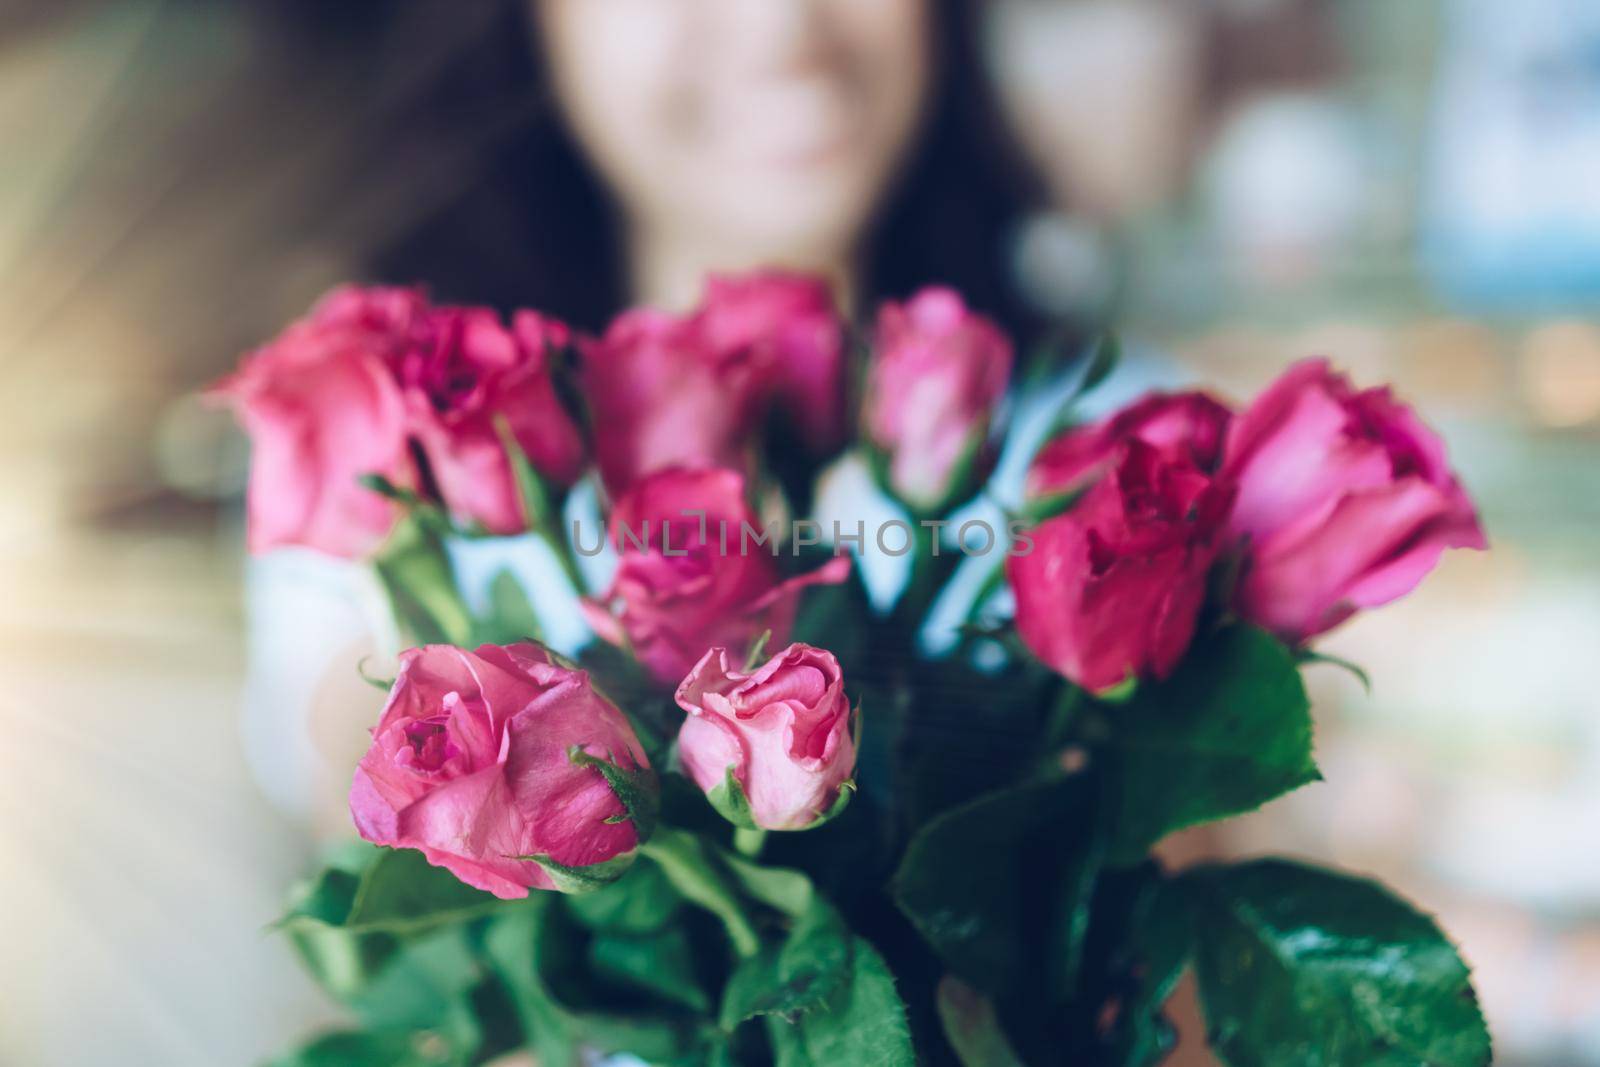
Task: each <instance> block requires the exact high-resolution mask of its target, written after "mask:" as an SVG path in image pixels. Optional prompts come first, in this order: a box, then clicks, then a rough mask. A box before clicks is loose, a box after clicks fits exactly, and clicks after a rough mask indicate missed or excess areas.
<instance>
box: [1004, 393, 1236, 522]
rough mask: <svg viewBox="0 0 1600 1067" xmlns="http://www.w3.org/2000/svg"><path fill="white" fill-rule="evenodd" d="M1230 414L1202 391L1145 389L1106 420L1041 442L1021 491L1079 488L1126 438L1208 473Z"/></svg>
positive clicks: (1107, 464)
mask: <svg viewBox="0 0 1600 1067" xmlns="http://www.w3.org/2000/svg"><path fill="white" fill-rule="evenodd" d="M1232 417H1233V415H1232V413H1231V412H1230V411H1229V410H1228V409H1227V408H1226V407H1224V406H1223V405H1222V404H1220V403H1218V402H1217V401H1215V400H1213V399H1212V398H1211V397H1210V396H1208V395H1206V394H1205V393H1150V394H1149V395H1147V396H1145V397H1144V398H1143V399H1141V400H1138V401H1136V402H1135V403H1133V404H1130V405H1128V406H1127V407H1125V408H1123V409H1122V410H1121V411H1118V412H1117V413H1116V414H1114V415H1112V416H1111V417H1110V418H1108V419H1105V420H1103V421H1101V422H1098V423H1094V424H1093V425H1090V426H1075V427H1073V428H1072V429H1069V430H1065V431H1063V432H1062V433H1060V434H1058V435H1056V436H1055V437H1053V438H1051V439H1050V440H1049V441H1048V442H1046V444H1045V445H1044V447H1043V448H1041V449H1039V454H1038V455H1036V456H1035V457H1034V459H1033V465H1032V467H1030V468H1029V470H1028V483H1027V495H1028V497H1029V498H1030V499H1038V498H1041V497H1047V496H1051V495H1053V494H1056V493H1067V492H1072V491H1073V490H1076V489H1082V488H1084V487H1085V486H1087V485H1088V484H1089V483H1090V482H1093V481H1095V480H1096V479H1098V478H1099V477H1100V476H1101V475H1102V474H1104V473H1105V472H1106V471H1107V470H1109V469H1110V468H1111V467H1113V466H1115V465H1116V462H1117V460H1118V459H1119V458H1121V455H1122V448H1123V446H1124V445H1126V444H1127V443H1128V442H1129V441H1132V440H1138V441H1143V442H1144V443H1145V444H1147V445H1150V446H1151V447H1153V448H1155V449H1157V450H1158V451H1160V452H1161V453H1162V455H1165V456H1169V457H1178V458H1187V459H1188V460H1189V461H1190V462H1192V463H1193V464H1194V465H1195V466H1196V467H1199V468H1200V469H1201V470H1202V471H1205V472H1207V473H1210V472H1212V471H1215V470H1216V469H1217V467H1218V465H1219V464H1220V463H1221V462H1222V444H1223V436H1224V434H1226V433H1227V430H1228V422H1229V420H1230V419H1231V418H1232Z"/></svg>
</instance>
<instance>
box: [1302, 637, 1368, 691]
mask: <svg viewBox="0 0 1600 1067" xmlns="http://www.w3.org/2000/svg"><path fill="white" fill-rule="evenodd" d="M1300 662H1301V663H1308V664H1309V663H1326V664H1328V665H1329V666H1332V667H1342V668H1344V669H1345V670H1346V671H1349V672H1350V673H1351V674H1353V675H1355V679H1356V681H1358V682H1360V683H1361V688H1362V689H1364V690H1366V693H1367V695H1368V696H1371V695H1372V678H1371V677H1369V676H1368V674H1367V672H1366V671H1365V670H1364V669H1362V667H1361V666H1360V665H1359V664H1356V663H1352V662H1350V661H1349V660H1347V659H1345V658H1344V657H1342V656H1332V655H1329V654H1328V653H1326V652H1313V651H1311V650H1310V649H1309V648H1307V649H1301V650H1300Z"/></svg>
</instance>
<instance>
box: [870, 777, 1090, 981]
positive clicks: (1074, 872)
mask: <svg viewBox="0 0 1600 1067" xmlns="http://www.w3.org/2000/svg"><path fill="white" fill-rule="evenodd" d="M1094 804H1095V785H1094V781H1093V779H1092V778H1091V777H1089V776H1087V775H1074V776H1071V777H1060V778H1053V779H1048V780H1042V781H1036V782H1030V783H1028V784H1025V785H1021V786H1017V787H1015V788H1012V789H1005V790H1000V791H998V792H995V793H990V794H988V795H986V796H983V797H980V798H978V799H977V800H975V801H972V802H970V803H968V804H964V805H962V806H961V807H958V808H955V809H954V810H952V811H948V812H946V813H944V814H943V815H940V816H939V817H937V818H935V819H934V820H933V821H931V822H929V823H928V824H927V825H925V826H924V827H923V828H922V829H921V831H919V832H918V833H917V835H916V836H915V837H913V838H912V840H911V844H910V845H909V847H907V849H906V853H905V857H904V858H903V859H902V861H901V864H900V869H899V870H898V871H897V872H896V873H895V876H894V880H893V882H892V884H891V890H892V892H893V894H894V899H895V903H896V904H897V905H899V907H900V910H901V911H902V912H904V913H905V914H906V917H907V918H909V919H910V920H911V921H912V923H913V924H915V925H916V927H917V929H918V930H919V931H920V932H921V933H922V936H923V937H924V938H926V939H927V941H928V943H929V944H930V945H932V946H933V948H934V950H935V951H936V952H937V953H938V954H939V957H940V958H941V959H943V960H944V962H945V964H946V965H947V966H948V967H949V968H950V970H951V971H952V972H954V973H955V974H956V975H958V976H959V977H961V978H963V979H965V980H966V981H968V982H970V983H971V984H973V985H974V986H976V987H978V988H979V989H981V990H983V991H984V992H986V993H989V994H991V995H993V996H995V997H997V998H1001V999H1003V998H1005V997H1006V996H1008V995H1010V994H1011V993H1013V992H1015V991H1017V990H1018V989H1019V988H1022V987H1026V986H1036V985H1037V984H1038V983H1039V982H1040V981H1041V980H1043V981H1045V982H1048V983H1049V984H1050V986H1051V988H1052V990H1054V991H1057V992H1059V993H1060V994H1061V995H1063V996H1066V995H1070V991H1071V986H1072V982H1073V980H1074V972H1075V970H1076V962H1077V954H1078V952H1079V951H1080V949H1081V944H1082V938H1083V934H1084V929H1085V926H1086V923H1087V908H1088V904H1089V899H1090V897H1091V896H1092V892H1093V884H1094V874H1095V871H1096V870H1097V868H1098V860H1099V855H1098V846H1097V842H1096V837H1095V833H1094V820H1093V819H1092V818H1091V812H1092V811H1093V810H1094Z"/></svg>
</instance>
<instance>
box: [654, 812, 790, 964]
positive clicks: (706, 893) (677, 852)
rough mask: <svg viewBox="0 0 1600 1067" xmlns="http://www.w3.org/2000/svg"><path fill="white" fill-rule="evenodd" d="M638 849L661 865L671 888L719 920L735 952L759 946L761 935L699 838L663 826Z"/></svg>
mask: <svg viewBox="0 0 1600 1067" xmlns="http://www.w3.org/2000/svg"><path fill="white" fill-rule="evenodd" d="M642 851H643V852H644V854H645V855H646V856H649V857H650V858H651V859H653V860H655V861H656V863H657V864H659V865H660V866H661V873H663V874H665V875H666V876H667V881H669V882H671V883H672V887H673V888H674V889H676V890H677V891H678V892H680V893H682V894H683V895H684V896H685V897H686V898H687V899H688V900H689V901H691V902H692V903H694V904H698V905H699V906H700V907H702V908H704V909H705V910H706V911H709V912H711V913H712V914H713V915H715V916H716V917H717V918H719V919H721V920H722V925H723V926H724V927H725V928H726V929H727V931H728V940H730V941H732V942H733V950H734V951H735V952H737V953H738V954H739V955H740V956H741V957H745V958H748V957H750V956H754V955H755V954H756V952H758V951H759V950H760V948H761V938H760V936H759V935H758V934H757V933H756V928H755V926H754V925H752V924H751V922H750V916H749V915H747V914H745V909H744V903H743V901H741V900H740V899H739V895H738V894H737V893H736V892H734V889H733V886H732V885H731V884H730V883H729V881H728V879H727V877H726V876H725V875H724V874H723V872H722V870H721V868H720V867H719V866H718V865H717V862H716V859H715V857H713V856H712V855H711V854H710V852H709V851H708V850H707V849H706V847H705V845H704V843H703V842H701V840H700V839H699V838H697V837H695V836H694V835H693V834H691V833H688V832H687V831H684V830H669V829H667V828H665V827H663V828H661V829H659V830H657V831H656V834H655V836H654V837H652V838H651V839H650V840H649V841H648V842H647V843H646V844H644V845H643V846H642Z"/></svg>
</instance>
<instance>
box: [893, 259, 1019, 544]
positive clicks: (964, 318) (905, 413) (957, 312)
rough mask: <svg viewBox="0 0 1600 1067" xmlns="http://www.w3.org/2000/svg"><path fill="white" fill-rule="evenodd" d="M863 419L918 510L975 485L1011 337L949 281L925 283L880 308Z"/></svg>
mask: <svg viewBox="0 0 1600 1067" xmlns="http://www.w3.org/2000/svg"><path fill="white" fill-rule="evenodd" d="M873 351H874V353H875V358H874V360H873V364H872V367H871V370H870V371H869V374H868V379H867V393H866V399H865V408H864V410H863V413H862V423H863V427H864V429H865V433H866V436H867V439H868V441H869V442H870V443H871V444H872V445H873V446H874V447H875V448H877V449H878V450H879V451H880V452H881V454H882V455H883V457H884V458H885V461H886V466H885V469H884V471H883V480H884V482H885V487H886V488H887V489H888V491H889V492H891V493H892V494H893V495H894V496H895V497H896V498H898V499H899V500H900V501H902V502H903V503H905V504H906V505H907V506H908V507H910V508H911V509H912V510H914V511H916V512H918V513H919V514H933V513H936V512H939V511H942V510H944V509H945V508H946V507H948V506H949V505H951V504H954V503H957V502H959V500H960V498H961V497H962V496H963V495H964V494H965V493H966V492H967V491H968V490H969V489H971V487H972V485H973V484H974V483H975V481H976V478H977V477H978V476H979V475H981V473H982V472H981V471H979V470H976V469H975V468H976V467H977V465H978V460H979V458H980V455H981V453H982V451H983V449H984V447H985V445H986V443H987V441H988V437H989V428H990V422H991V420H992V419H993V416H994V411H995V407H996V406H997V405H998V404H999V402H1000V399H1001V397H1002V396H1003V395H1004V394H1005V390H1006V382H1007V380H1008V379H1009V377H1010V375H1011V342H1010V340H1008V339H1007V337H1006V335H1005V334H1003V333H1002V332H1001V331H1000V329H999V328H998V327H997V326H995V324H994V323H993V322H991V321H989V320H988V319H986V318H984V317H983V316H982V315H978V314H975V313H974V312H972V311H970V310H968V308H967V306H966V304H964V303H963V302H962V300H961V297H960V295H959V294H957V293H956V292H954V291H953V290H950V289H937V288H935V289H924V290H922V291H921V292H919V293H917V294H916V295H915V296H913V297H912V298H911V299H910V300H908V301H906V302H905V303H904V304H886V305H884V307H883V309H882V310H881V311H880V312H879V313H878V323H877V329H876V331H875V334H874V339H873Z"/></svg>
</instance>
